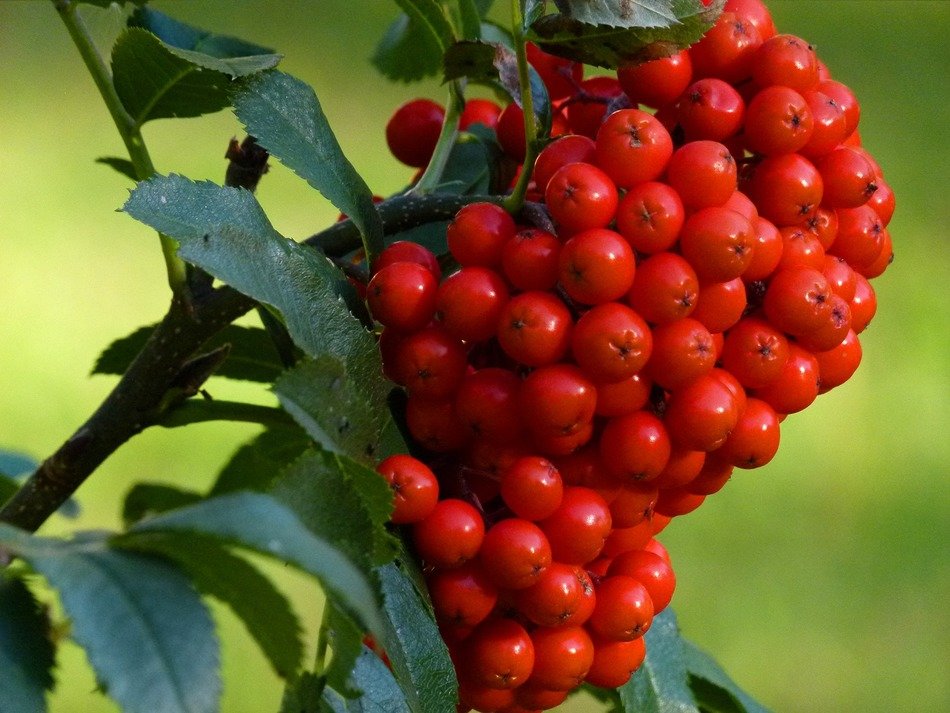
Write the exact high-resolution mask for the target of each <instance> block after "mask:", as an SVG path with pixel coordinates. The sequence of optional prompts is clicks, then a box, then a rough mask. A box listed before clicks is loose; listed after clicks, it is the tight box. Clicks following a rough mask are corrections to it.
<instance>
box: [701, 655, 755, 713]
mask: <svg viewBox="0 0 950 713" xmlns="http://www.w3.org/2000/svg"><path fill="white" fill-rule="evenodd" d="M683 652H684V654H685V658H686V669H687V671H689V676H690V678H689V681H690V687H691V688H692V689H693V692H694V693H695V694H696V698H697V700H698V701H699V702H700V704H701V705H703V707H705V708H709V709H711V710H720V711H737V712H738V713H769V709H768V708H766V707H765V706H763V705H762V704H760V703H758V702H757V701H756V700H755V699H753V698H752V697H751V696H750V695H749V694H748V693H746V692H745V691H744V690H742V688H740V687H739V686H738V685H737V684H736V682H735V681H733V680H732V678H731V677H730V676H729V674H727V673H726V672H725V671H724V670H723V668H722V666H720V665H719V663H718V662H716V660H715V659H713V658H712V656H710V655H709V654H708V653H706V652H705V651H703V650H702V649H700V648H699V647H698V646H696V644H694V643H692V642H691V641H684V642H683ZM714 702H715V703H716V705H717V706H718V707H717V708H714V707H713V703H714Z"/></svg>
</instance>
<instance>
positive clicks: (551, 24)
mask: <svg viewBox="0 0 950 713" xmlns="http://www.w3.org/2000/svg"><path fill="white" fill-rule="evenodd" d="M724 4H725V0H715V1H714V2H713V3H712V4H711V5H710V6H709V7H705V6H704V5H703V4H702V2H701V1H700V0H672V3H671V6H672V9H673V13H674V15H675V16H676V18H677V21H678V22H677V23H676V24H671V25H669V26H667V27H614V26H611V25H591V24H587V23H585V22H581V21H579V20H577V19H575V18H573V17H571V16H569V15H566V14H560V13H558V14H553V15H545V16H543V17H540V18H539V19H537V20H535V21H534V22H533V24H532V25H531V28H530V32H529V33H528V36H527V39H529V40H530V41H532V42H535V43H536V44H537V45H538V46H539V47H541V49H543V50H544V51H545V52H549V53H551V54H555V55H558V56H560V57H566V58H567V59H571V60H574V61H577V62H583V63H584V64H592V65H595V66H598V67H607V68H610V69H616V68H617V67H619V66H621V65H622V64H627V63H636V62H644V61H647V60H651V59H656V58H658V57H665V56H667V55H670V54H673V53H674V52H677V51H679V50H680V49H683V48H685V47H688V46H689V45H691V44H693V43H694V42H697V41H698V40H699V39H700V38H701V37H702V36H703V35H704V34H705V32H706V30H708V29H709V28H710V27H712V25H713V23H714V22H715V21H716V18H717V17H718V16H719V13H720V12H721V11H722V8H723V6H724Z"/></svg>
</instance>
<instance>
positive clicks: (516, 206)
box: [502, 0, 538, 214]
mask: <svg viewBox="0 0 950 713" xmlns="http://www.w3.org/2000/svg"><path fill="white" fill-rule="evenodd" d="M511 34H512V37H513V38H514V42H515V54H516V55H517V57H518V83H519V84H520V85H521V87H520V88H521V108H522V110H523V111H524V139H525V157H524V162H523V164H522V168H521V175H520V176H518V182H517V183H516V184H515V187H514V190H512V192H511V195H509V196H508V198H506V199H505V202H504V203H502V206H503V207H504V209H505V210H507V211H508V212H509V213H511V214H515V213H518V212H519V211H520V210H521V208H522V206H523V205H524V198H525V194H526V193H527V191H528V183H530V182H531V172H532V169H533V168H534V160H535V159H536V158H537V156H538V131H537V121H536V119H535V116H534V98H533V97H532V95H531V76H530V74H529V72H528V52H527V50H526V48H525V38H524V17H523V16H522V14H521V0H511Z"/></svg>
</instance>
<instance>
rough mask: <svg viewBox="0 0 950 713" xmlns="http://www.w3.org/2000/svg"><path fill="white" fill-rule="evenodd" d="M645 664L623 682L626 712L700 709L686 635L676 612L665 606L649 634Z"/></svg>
mask: <svg viewBox="0 0 950 713" xmlns="http://www.w3.org/2000/svg"><path fill="white" fill-rule="evenodd" d="M645 637H646V638H645V643H646V649H647V655H646V659H645V660H644V662H643V665H641V666H640V668H639V669H637V671H636V672H635V673H634V674H633V676H632V677H631V678H630V681H628V682H627V683H626V684H624V685H623V686H621V687H620V688H619V689H618V691H619V692H620V700H621V702H622V703H623V706H624V711H626V713H699V708H697V706H696V701H695V700H694V699H693V694H692V691H690V688H689V682H688V672H687V671H686V661H685V652H684V650H683V639H682V638H681V637H680V633H679V626H678V625H677V623H676V616H675V615H674V614H673V611H672V610H671V609H665V610H663V611H662V612H660V613H659V614H658V615H657V616H655V617H654V618H653V623H652V624H651V625H650V629H649V630H648V631H647V633H646V634H645Z"/></svg>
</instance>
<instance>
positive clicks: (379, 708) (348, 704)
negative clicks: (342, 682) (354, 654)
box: [322, 648, 410, 713]
mask: <svg viewBox="0 0 950 713" xmlns="http://www.w3.org/2000/svg"><path fill="white" fill-rule="evenodd" d="M351 685H353V686H356V687H358V688H359V690H361V691H362V692H363V693H362V695H361V696H359V697H358V698H354V699H349V700H348V699H346V698H345V697H344V696H341V695H340V694H339V693H338V692H337V691H336V690H335V689H334V688H333V687H331V686H328V687H327V688H325V689H324V690H323V696H322V701H323V702H324V703H325V704H326V705H327V706H328V709H329V710H330V711H333V713H410V708H409V705H408V704H407V703H406V697H405V695H404V694H403V692H402V690H400V688H399V685H398V684H397V683H396V679H395V678H393V675H392V672H391V671H390V670H389V669H388V668H386V664H384V663H383V662H382V661H381V660H380V658H379V656H377V655H376V654H374V653H373V652H372V651H370V650H368V649H366V648H364V649H363V650H362V652H361V653H360V656H359V658H357V659H356V666H355V667H354V669H353V674H352V676H351Z"/></svg>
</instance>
